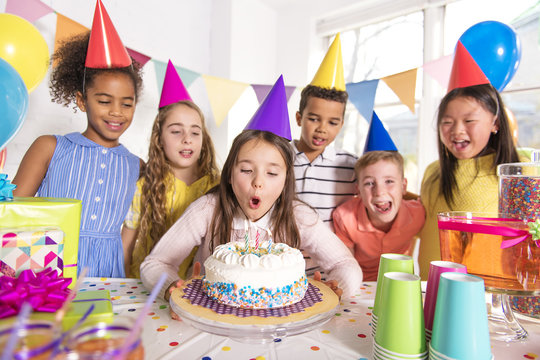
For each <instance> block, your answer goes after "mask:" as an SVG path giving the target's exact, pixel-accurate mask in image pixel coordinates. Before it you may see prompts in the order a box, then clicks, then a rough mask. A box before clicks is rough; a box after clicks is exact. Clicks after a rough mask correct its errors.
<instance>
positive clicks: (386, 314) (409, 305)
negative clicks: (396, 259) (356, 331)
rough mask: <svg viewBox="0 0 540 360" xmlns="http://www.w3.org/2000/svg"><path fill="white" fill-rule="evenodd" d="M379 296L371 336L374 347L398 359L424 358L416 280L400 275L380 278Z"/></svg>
mask: <svg viewBox="0 0 540 360" xmlns="http://www.w3.org/2000/svg"><path fill="white" fill-rule="evenodd" d="M382 293H383V294H384V296H383V298H382V301H381V305H380V309H379V310H380V312H379V317H378V324H377V331H376V332H375V343H376V344H377V346H378V347H381V348H383V349H386V350H387V351H388V352H393V353H397V354H402V355H420V354H425V352H426V337H425V328H424V311H423V309H422V291H421V288H420V277H419V276H417V275H414V274H409V273H403V272H387V273H386V274H384V276H383V281H382Z"/></svg>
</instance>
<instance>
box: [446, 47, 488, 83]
mask: <svg viewBox="0 0 540 360" xmlns="http://www.w3.org/2000/svg"><path fill="white" fill-rule="evenodd" d="M480 84H489V79H488V78H487V77H486V75H485V74H484V73H483V72H482V69H480V66H478V64H477V63H476V61H475V60H474V59H473V57H472V56H471V54H470V53H469V51H468V50H467V49H466V48H465V46H464V45H463V44H462V43H461V41H458V43H457V46H456V52H455V54H454V63H453V64H452V72H451V73H450V81H449V82H448V92H450V91H452V90H454V89H456V88H462V87H467V86H473V85H480Z"/></svg>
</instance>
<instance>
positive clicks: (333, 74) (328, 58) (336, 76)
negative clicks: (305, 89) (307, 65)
mask: <svg viewBox="0 0 540 360" xmlns="http://www.w3.org/2000/svg"><path fill="white" fill-rule="evenodd" d="M343 74H344V73H343V59H342V57H341V40H340V37H339V33H338V34H337V35H336V37H335V38H334V41H333V42H332V44H331V45H330V47H329V48H328V51H327V52H326V55H325V56H324V59H323V61H322V62H321V65H320V66H319V70H317V73H316V74H315V76H314V77H313V80H311V83H310V85H313V86H318V87H321V88H325V89H336V90H339V91H345V76H344V75H343Z"/></svg>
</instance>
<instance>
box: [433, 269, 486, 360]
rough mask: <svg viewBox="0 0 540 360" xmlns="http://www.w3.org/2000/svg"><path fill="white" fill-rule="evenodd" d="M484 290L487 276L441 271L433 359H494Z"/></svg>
mask: <svg viewBox="0 0 540 360" xmlns="http://www.w3.org/2000/svg"><path fill="white" fill-rule="evenodd" d="M484 291H485V290H484V280H482V278H480V277H478V276H474V275H469V274H461V273H456V272H447V273H443V274H442V275H441V278H440V281H439V292H438V294H437V304H436V306H435V317H434V319H433V333H432V337H431V342H430V344H429V356H430V359H435V360H452V359H459V360H490V359H493V355H492V354H491V346H490V342H489V327H488V319H487V310H486V304H485V296H484V294H485V292H484Z"/></svg>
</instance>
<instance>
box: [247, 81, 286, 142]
mask: <svg viewBox="0 0 540 360" xmlns="http://www.w3.org/2000/svg"><path fill="white" fill-rule="evenodd" d="M244 130H264V131H270V132H272V133H274V134H276V135H278V136H281V137H284V138H285V139H287V140H291V139H292V136H291V123H290V120H289V110H288V109H287V95H286V93H285V84H284V83H283V75H280V76H279V78H278V79H277V81H276V83H275V84H274V87H272V90H270V92H269V93H268V95H267V96H266V98H265V99H264V101H263V102H262V104H261V105H260V106H259V108H258V109H257V111H256V112H255V114H254V115H253V117H252V118H251V120H250V121H249V123H248V124H247V125H246V127H245V128H244Z"/></svg>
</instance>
